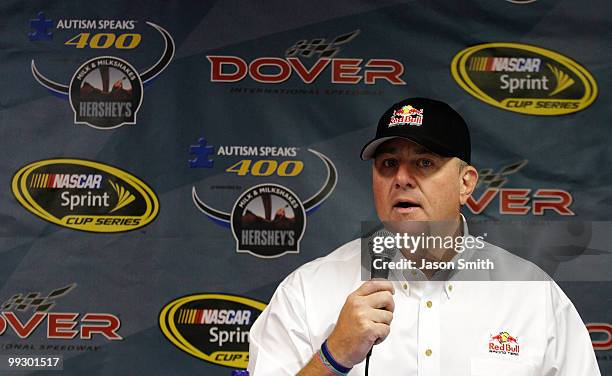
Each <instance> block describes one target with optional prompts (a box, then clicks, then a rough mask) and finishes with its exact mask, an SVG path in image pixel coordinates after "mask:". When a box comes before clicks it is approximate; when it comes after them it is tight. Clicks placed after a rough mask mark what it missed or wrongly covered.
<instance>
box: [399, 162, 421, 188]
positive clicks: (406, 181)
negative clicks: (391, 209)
mask: <svg viewBox="0 0 612 376" xmlns="http://www.w3.org/2000/svg"><path fill="white" fill-rule="evenodd" d="M414 174H415V171H414V169H413V168H412V167H411V166H410V165H408V164H407V163H400V165H399V166H398V168H397V171H396V173H395V187H396V188H401V189H405V188H414V187H415V185H416V183H415V180H414Z"/></svg>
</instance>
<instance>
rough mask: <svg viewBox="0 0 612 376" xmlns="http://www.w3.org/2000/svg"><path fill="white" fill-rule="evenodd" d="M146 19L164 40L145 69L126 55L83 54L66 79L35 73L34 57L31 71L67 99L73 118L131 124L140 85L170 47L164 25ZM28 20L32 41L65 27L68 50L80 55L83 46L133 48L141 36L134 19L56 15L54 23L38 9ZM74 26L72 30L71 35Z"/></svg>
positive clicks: (166, 60)
mask: <svg viewBox="0 0 612 376" xmlns="http://www.w3.org/2000/svg"><path fill="white" fill-rule="evenodd" d="M146 24H147V25H148V26H150V27H151V28H152V29H153V30H155V31H157V32H159V34H161V36H162V38H163V42H164V47H163V52H162V54H161V57H160V58H159V59H158V60H157V62H155V63H154V64H153V65H152V66H151V67H150V68H148V69H146V70H142V71H141V72H139V71H137V70H136V69H135V68H134V67H133V66H132V65H131V64H130V63H129V62H128V61H126V60H124V59H121V58H119V57H116V56H109V55H108V54H103V55H102V56H95V57H91V56H89V57H88V58H87V60H85V62H83V63H82V64H80V66H79V67H78V68H76V70H75V71H73V72H74V73H73V74H72V79H71V80H70V83H69V84H68V85H66V84H63V83H58V82H56V81H53V80H52V79H50V78H49V77H48V76H47V75H44V74H43V73H41V72H40V70H39V68H38V67H37V65H36V63H35V62H34V59H32V62H31V69H32V75H33V76H34V78H35V79H36V81H38V82H39V83H40V84H41V85H42V86H44V87H45V88H47V89H48V90H49V91H50V92H51V93H52V94H53V95H55V96H58V97H60V98H62V99H68V100H69V101H70V106H71V107H72V109H73V111H74V123H75V124H85V125H88V126H90V127H92V128H97V129H114V128H118V127H120V126H122V125H124V124H128V125H130V124H136V116H137V114H138V110H139V108H140V105H141V104H142V99H143V89H144V88H145V87H147V86H148V85H149V84H150V83H151V82H152V81H153V80H154V79H155V78H156V77H157V76H158V75H159V74H161V72H162V71H163V70H164V69H166V67H168V65H169V64H170V61H171V60H172V58H173V56H174V50H175V46H174V41H173V39H172V36H171V35H170V34H169V33H168V32H167V31H166V30H165V29H164V28H162V27H161V26H159V25H156V24H154V23H152V22H146ZM30 25H31V27H32V28H34V29H35V30H36V31H35V32H33V33H30V34H29V37H30V40H32V41H40V40H49V41H50V40H52V39H53V35H54V32H53V31H51V30H55V33H56V34H57V33H60V34H66V33H68V36H67V38H68V40H66V41H65V42H64V45H65V46H66V47H67V48H70V50H71V52H70V54H78V55H83V54H84V53H86V52H87V51H96V52H97V51H106V50H109V49H115V50H117V51H122V52H127V51H129V50H133V49H135V48H138V46H140V45H141V41H142V40H143V38H142V34H141V33H140V32H137V25H138V21H136V20H87V19H76V20H75V19H60V20H59V21H58V22H57V25H56V26H55V28H54V21H53V20H52V19H46V18H45V16H44V13H42V12H41V13H39V19H33V20H31V22H30ZM147 30H150V29H147ZM75 31H76V32H77V33H78V34H76V35H74V34H73V33H74V32H75ZM144 32H146V31H144ZM148 32H149V33H150V31H148ZM47 63H48V62H47ZM71 69H74V68H71Z"/></svg>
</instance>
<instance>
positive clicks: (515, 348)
mask: <svg viewBox="0 0 612 376" xmlns="http://www.w3.org/2000/svg"><path fill="white" fill-rule="evenodd" d="M489 352H490V353H495V354H509V355H515V356H518V355H519V344H518V338H517V337H513V336H511V335H510V333H508V332H500V333H499V334H496V335H491V338H490V339H489Z"/></svg>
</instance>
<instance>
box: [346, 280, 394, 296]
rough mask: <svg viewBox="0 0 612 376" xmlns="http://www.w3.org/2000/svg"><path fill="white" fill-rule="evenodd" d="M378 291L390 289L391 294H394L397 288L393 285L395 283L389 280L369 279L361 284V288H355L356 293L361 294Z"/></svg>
mask: <svg viewBox="0 0 612 376" xmlns="http://www.w3.org/2000/svg"><path fill="white" fill-rule="evenodd" d="M378 291H389V292H390V293H391V294H394V293H395V288H394V287H393V284H392V283H391V282H389V281H384V280H378V281H367V282H365V283H364V284H362V285H361V286H359V288H358V289H357V290H355V293H356V294H357V295H360V296H366V295H370V294H373V293H375V292H378Z"/></svg>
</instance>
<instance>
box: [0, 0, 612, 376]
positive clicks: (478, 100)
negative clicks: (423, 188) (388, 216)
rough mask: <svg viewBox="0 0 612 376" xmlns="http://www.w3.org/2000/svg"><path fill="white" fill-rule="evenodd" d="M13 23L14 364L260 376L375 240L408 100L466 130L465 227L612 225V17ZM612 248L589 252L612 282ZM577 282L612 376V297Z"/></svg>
mask: <svg viewBox="0 0 612 376" xmlns="http://www.w3.org/2000/svg"><path fill="white" fill-rule="evenodd" d="M0 10H1V12H0V66H1V67H2V69H1V70H0V71H1V73H2V74H1V77H2V78H1V82H2V90H1V92H0V119H1V124H0V132H1V133H0V134H1V135H2V136H1V137H0V151H1V153H2V158H1V159H0V186H1V187H2V188H1V189H0V208H1V211H0V235H1V236H0V255H1V256H2V261H1V262H0V304H1V305H0V356H5V357H6V356H16V357H19V356H23V357H26V356H32V355H44V356H49V357H52V356H54V355H62V356H63V365H62V366H63V369H64V371H63V373H64V374H70V375H82V374H89V375H98V374H100V375H101V374H105V375H106V374H117V375H133V374H147V375H154V374H155V375H158V374H159V375H170V374H173V375H174V374H177V375H178V374H181V375H189V374H201V375H229V374H230V373H231V371H232V370H233V369H244V368H245V367H246V364H247V362H248V331H249V328H250V326H251V325H252V323H253V321H254V320H255V319H256V318H257V316H258V315H259V314H260V313H261V310H263V308H264V307H265V305H266V303H267V302H268V301H269V299H270V297H271V296H272V293H273V292H274V290H275V288H276V286H277V285H278V283H279V282H280V281H281V280H282V279H283V278H284V277H285V276H286V275H287V274H289V273H290V272H291V271H292V270H294V269H295V268H297V267H298V266H299V265H301V264H304V263H305V262H307V261H310V260H313V259H315V258H317V257H320V256H322V255H325V254H327V253H329V252H330V251H332V250H333V249H335V248H336V247H337V246H339V245H341V244H343V243H345V242H346V241H348V240H350V239H353V238H355V237H358V236H359V232H360V224H361V222H362V221H366V220H374V219H376V214H375V211H374V207H373V204H372V198H371V194H372V193H371V176H370V164H369V163H366V162H362V161H361V160H360V159H359V151H360V149H361V147H362V145H363V144H364V143H365V142H366V141H367V140H369V139H370V138H372V136H373V134H374V129H375V125H376V123H377V121H378V118H379V116H380V115H381V114H382V112H383V111H384V110H386V109H387V108H388V107H389V106H390V105H391V104H392V103H394V102H397V101H399V100H400V99H403V98H406V97H416V96H423V97H430V98H436V99H440V100H443V101H446V102H448V103H450V104H451V105H452V106H454V107H455V108H456V109H457V110H458V111H459V112H460V113H462V114H463V116H464V117H465V119H466V121H467V122H468V124H469V126H470V129H471V133H472V142H473V163H474V165H475V166H476V168H477V169H478V170H479V172H480V176H481V180H480V182H479V185H478V188H477V190H476V192H475V194H474V195H473V197H472V198H471V199H470V201H469V202H468V204H467V205H466V206H465V207H464V209H463V212H464V214H465V215H466V216H467V217H472V218H482V219H489V220H502V221H506V220H511V221H519V222H529V221H539V220H550V221H568V220H569V221H572V220H580V221H608V220H610V219H612V216H611V214H610V213H612V200H611V198H610V197H611V193H612V189H611V184H612V176H611V175H610V167H609V165H608V163H610V162H612V151H611V150H612V149H611V148H610V146H609V140H610V138H611V137H612V124H610V119H611V115H612V110H611V107H610V105H609V104H610V103H611V98H610V92H611V91H610V90H609V88H610V87H612V63H611V62H612V48H611V46H612V17H610V16H611V15H612V5H611V4H610V3H609V2H607V1H604V0H593V1H588V2H582V3H579V4H577V3H576V2H575V1H570V0H564V1H556V0H528V1H510V0H473V1H443V0H436V1H426V0H415V1H399V0H383V1H346V0H340V1H309V2H305V1H288V2H283V1H272V0H270V1H251V2H247V1H236V0H227V1H201V2H188V1H146V2H144V1H118V0H108V1H99V0H92V1H87V2H85V1H74V0H73V1H39V0H36V1H28V2H23V1H15V0H5V1H2V3H1V4H0ZM245 223H258V226H259V228H260V229H263V230H257V231H249V230H246V231H245V230H244V229H243V225H244V224H245ZM609 228H610V227H608V229H609ZM268 230H271V231H275V232H274V233H273V234H275V238H274V240H275V242H273V243H272V244H270V243H269V242H268V241H267V240H266V239H267V238H265V237H263V236H264V235H265V234H266V232H265V231H268ZM610 250H612V247H610V248H607V249H605V248H602V249H598V250H591V251H592V252H594V254H597V255H598V257H600V260H602V261H601V262H603V263H605V262H606V260H608V264H607V265H610V266H612V262H611V261H609V260H611V259H610V258H609V256H610V255H612V253H611V252H610ZM606 255H607V256H606ZM606 257H608V258H606ZM611 269H612V268H611ZM559 284H560V285H561V287H562V288H563V289H564V291H565V292H566V293H567V295H568V296H569V297H570V298H571V299H572V301H573V302H574V304H575V305H576V308H577V309H578V311H579V313H580V314H581V316H582V318H583V320H584V321H585V324H586V325H587V327H588V329H589V331H590V332H591V337H592V340H593V346H594V347H595V349H596V355H597V358H598V361H599V365H600V368H601V371H602V374H604V375H612V315H611V312H612V298H611V297H612V285H611V283H610V282H609V281H605V280H591V281H571V282H570V281H565V282H563V281H560V282H559ZM3 359H4V358H3ZM46 372H49V371H46ZM51 373H52V372H51ZM44 374H48V373H44Z"/></svg>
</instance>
